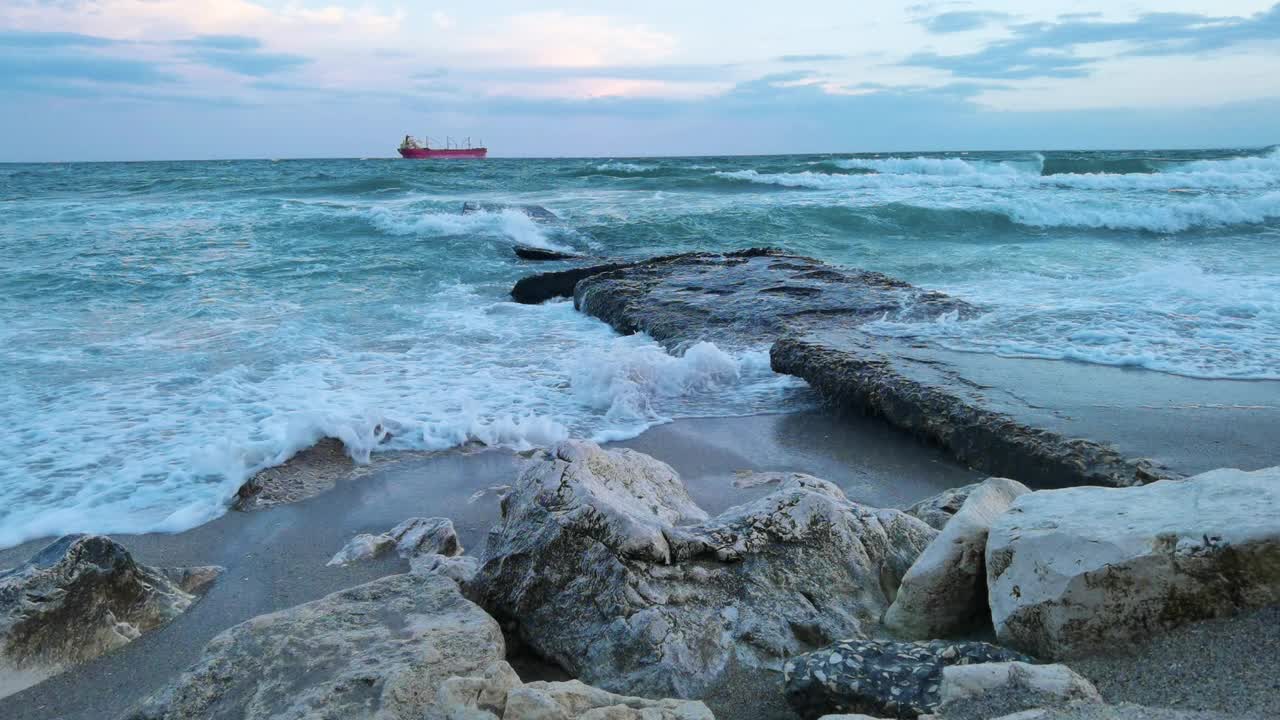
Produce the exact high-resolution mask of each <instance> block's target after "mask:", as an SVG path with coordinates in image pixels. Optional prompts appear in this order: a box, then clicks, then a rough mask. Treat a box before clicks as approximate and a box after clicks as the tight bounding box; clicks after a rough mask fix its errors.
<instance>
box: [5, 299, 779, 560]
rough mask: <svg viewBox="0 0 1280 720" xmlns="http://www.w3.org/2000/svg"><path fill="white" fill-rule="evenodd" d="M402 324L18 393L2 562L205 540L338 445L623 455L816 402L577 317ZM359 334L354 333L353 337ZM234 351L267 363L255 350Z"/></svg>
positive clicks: (504, 308) (300, 337)
mask: <svg viewBox="0 0 1280 720" xmlns="http://www.w3.org/2000/svg"><path fill="white" fill-rule="evenodd" d="M394 314H395V315H399V316H401V317H402V322H401V323H399V327H397V328H394V329H392V328H384V327H369V328H363V329H364V331H365V332H366V333H367V334H366V335H364V336H360V337H354V336H353V337H345V338H342V340H341V341H340V342H339V341H336V339H335V338H332V337H331V335H332V333H334V332H335V331H336V328H335V327H329V326H325V327H316V326H315V325H314V324H313V323H311V322H305V321H301V320H300V321H298V322H297V323H294V324H291V325H287V326H284V327H280V328H278V329H275V330H272V331H271V332H270V334H269V339H268V338H264V339H263V340H262V342H270V343H271V344H272V345H279V346H282V347H287V348H291V349H293V351H292V352H297V351H298V350H300V349H307V348H310V350H307V352H309V353H319V354H321V355H322V357H323V361H314V360H308V359H306V358H303V357H298V358H296V359H295V360H291V361H284V362H281V363H279V364H276V365H274V366H273V365H269V364H263V363H261V362H259V363H251V364H250V363H246V364H243V365H236V366H234V367H231V368H229V369H226V370H224V371H222V372H218V373H214V374H210V375H205V374H204V373H203V372H201V371H200V370H199V369H198V368H196V367H191V368H188V369H179V370H174V371H173V372H172V374H171V375H167V376H166V375H165V374H164V373H163V372H161V371H160V370H159V369H158V368H156V367H149V368H148V370H147V372H144V373H137V374H133V375H130V374H128V373H119V374H118V377H116V378H114V379H113V380H112V382H111V384H110V387H107V386H106V385H104V384H99V383H96V382H89V381H82V382H70V383H65V384H64V386H63V387H61V388H60V390H59V393H58V395H57V397H56V398H53V399H51V400H49V401H47V402H42V403H41V407H42V408H43V411H42V413H41V414H40V415H39V416H38V417H31V416H30V415H29V413H27V412H26V410H24V408H29V407H32V406H33V405H32V404H31V403H33V402H34V398H30V397H26V396H25V392H24V391H23V390H22V389H21V388H19V387H9V385H11V384H12V383H8V384H6V385H5V386H4V387H3V388H0V389H3V390H5V392H4V393H2V394H0V395H2V397H0V417H26V418H27V420H26V421H24V423H23V426H22V427H21V428H19V429H18V430H17V432H16V433H15V436H14V440H15V442H13V443H7V444H6V446H5V447H4V448H0V547H6V546H11V545H14V544H16V543H19V542H22V541H24V540H28V539H32V538H36V537H41V536H48V535H56V534H59V533H63V532H72V531H78V532H84V531H89V532H150V531H164V532H176V531H180V530H185V529H187V528H190V527H194V526H195V525H198V524H201V523H203V522H206V521H208V520H209V519H211V518H213V517H216V516H217V515H219V514H220V513H222V512H223V511H224V510H225V508H226V505H227V502H228V501H229V499H230V498H231V497H232V495H233V494H234V493H235V491H236V490H237V489H238V488H239V486H240V485H241V484H242V483H243V482H244V481H245V480H246V479H247V478H248V477H250V476H252V475H253V474H254V473H256V472H257V471H259V470H261V469H263V468H266V467H271V466H274V465H279V464H281V463H284V462H286V461H288V459H289V458H290V457H292V456H293V455H294V454H296V453H297V452H299V451H301V450H303V449H305V448H307V447H310V446H312V445H313V444H315V443H316V442H317V441H319V440H320V439H322V438H325V437H333V438H338V439H340V440H341V441H342V442H343V444H344V445H345V446H346V448H347V449H348V451H349V452H350V454H351V455H352V457H353V458H354V459H355V460H356V461H357V462H366V461H368V459H369V457H370V453H374V452H385V451H394V450H427V451H437V450H444V449H448V448H452V447H456V446H459V445H463V444H466V443H471V442H481V443H484V444H485V445H488V446H500V447H509V448H513V449H525V448H529V447H532V446H539V445H546V444H549V443H552V442H555V441H557V440H561V439H564V438H567V437H569V436H570V435H572V436H576V437H592V438H596V439H598V440H612V439H621V438H625V437H632V436H634V435H636V434H638V433H640V432H642V431H643V430H644V429H646V428H648V427H650V426H652V425H654V424H656V423H661V422H666V421H668V420H670V419H672V418H677V417H689V416H698V415H735V414H750V413H754V412H761V411H766V410H769V411H776V410H777V409H778V408H779V407H785V406H786V402H785V401H786V393H788V392H792V393H794V392H796V391H798V390H799V389H800V388H801V387H802V386H803V383H800V382H799V381H796V380H794V379H792V378H785V377H782V376H778V375H774V374H773V373H772V371H771V370H769V368H768V363H767V360H766V361H764V362H762V361H761V360H760V359H759V357H758V355H759V353H758V352H757V353H756V356H747V355H743V354H731V353H728V352H725V351H722V350H720V349H719V348H717V347H716V346H714V345H711V344H709V343H704V344H700V345H698V346H695V347H692V348H690V349H689V350H688V351H687V352H685V353H683V354H682V355H680V356H678V357H677V356H672V355H669V354H667V353H666V352H665V351H664V350H663V349H662V348H661V346H660V345H658V343H657V342H655V341H653V340H652V339H650V338H648V337H647V336H643V335H635V336H628V337H619V336H617V335H616V334H615V333H614V332H613V331H612V330H611V329H609V327H608V326H607V325H605V324H604V323H601V322H599V321H597V320H594V319H592V318H589V317H587V316H585V315H582V314H581V313H578V312H576V311H575V310H574V309H573V305H572V303H569V302H561V303H551V304H547V305H541V306H524V305H517V304H515V303H511V302H505V301H503V302H495V301H493V300H492V299H485V298H484V297H482V296H479V295H477V293H476V291H475V290H474V289H473V288H469V287H466V286H452V287H449V286H446V287H442V288H440V289H438V290H437V291H436V292H435V293H432V294H430V295H429V296H428V298H427V299H426V302H425V303H423V302H417V303H408V304H407V305H406V306H405V307H402V308H400V309H397V310H394ZM286 317H287V315H286ZM343 317H344V318H345V317H346V316H343ZM362 325H363V324H362V323H361V322H359V321H356V320H351V319H343V320H341V327H342V328H344V329H345V331H346V332H349V333H357V332H360V331H361V330H362ZM158 340H159V339H155V338H138V339H134V340H129V341H128V342H130V343H133V345H132V346H131V347H132V350H131V351H132V352H137V353H142V354H145V355H148V356H152V357H161V358H162V357H169V356H170V355H171V354H172V353H175V352H176V353H181V354H182V355H183V356H184V357H191V358H192V362H194V363H196V364H197V365H199V364H200V363H202V362H203V363H205V364H208V361H201V360H200V359H199V355H200V353H199V350H198V346H197V347H192V343H191V341H190V339H189V338H188V339H187V340H184V341H182V342H179V343H177V344H176V345H174V346H173V347H167V346H165V345H163V344H158V343H157V341H158ZM121 342H124V341H123V340H122V341H121ZM144 342H145V343H146V344H145V345H143V344H139V343H144ZM233 344H234V345H236V346H237V347H239V346H241V345H248V347H246V348H245V349H244V350H242V351H241V354H243V355H246V356H252V355H253V354H254V353H256V352H258V351H257V350H256V349H254V348H253V343H252V342H251V341H249V340H247V339H241V340H239V341H238V342H235V343H233ZM116 352H121V350H117V351H116ZM291 354H292V353H291ZM123 398H127V399H128V401H127V402H124V401H123V400H122V399H123ZM385 432H389V433H390V440H386V439H385V437H384V434H385Z"/></svg>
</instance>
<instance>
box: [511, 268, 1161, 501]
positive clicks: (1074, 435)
mask: <svg viewBox="0 0 1280 720" xmlns="http://www.w3.org/2000/svg"><path fill="white" fill-rule="evenodd" d="M512 293H513V295H514V296H516V297H517V299H520V300H521V301H522V302H541V301H542V300H546V299H547V298H549V297H553V296H562V295H565V294H567V293H572V295H573V298H574V303H575V306H576V307H577V308H578V309H579V310H581V311H582V312H584V313H587V314H590V315H593V316H595V317H598V318H600V319H601V320H604V321H605V322H607V323H609V324H610V325H611V326H613V328H614V329H616V330H617V331H619V332H622V333H634V332H641V331H643V332H646V333H648V334H649V335H651V336H652V337H654V338H655V339H657V340H658V341H659V342H661V343H662V344H663V345H664V346H666V347H667V348H668V349H669V350H673V351H679V350H681V349H683V348H687V347H691V346H692V345H693V344H695V343H697V342H699V341H710V342H714V343H716V344H717V345H720V346H721V347H725V346H728V347H747V346H750V347H759V346H762V345H771V352H770V358H771V362H772V365H773V369H774V370H776V371H778V372H783V373H788V374H791V375H796V376H798V377H800V378H803V379H804V380H806V381H808V382H809V384H810V385H811V386H813V387H814V388H815V389H816V390H817V391H818V392H819V393H820V395H821V396H822V397H823V399H824V400H825V401H826V402H827V403H828V404H830V405H832V406H834V407H836V408H837V409H839V410H841V411H843V412H853V413H858V414H871V415H878V416H882V417H883V418H885V419H886V420H887V421H888V422H890V423H892V424H894V425H896V426H898V427H901V428H903V429H905V430H907V431H909V432H911V433H914V434H916V435H918V436H920V437H921V438H924V439H926V440H927V441H929V442H933V443H936V444H938V445H940V446H942V447H943V448H945V449H947V450H948V451H949V452H951V453H952V454H953V455H954V456H955V457H956V458H958V459H959V460H961V461H962V462H964V463H966V464H969V465H971V466H973V467H978V468H982V469H985V470H987V471H989V472H990V473H991V474H993V475H999V476H1003V477H1013V478H1017V479H1019V480H1020V481H1023V482H1026V483H1028V484H1035V485H1037V486H1044V487H1060V486H1067V485H1078V484H1104V485H1131V484H1134V483H1140V482H1147V481H1150V480H1155V479H1159V478H1162V477H1166V476H1170V473H1168V472H1167V471H1165V470H1164V469H1163V468H1161V467H1159V466H1157V465H1155V464H1154V463H1152V462H1150V461H1147V460H1136V459H1135V460H1131V459H1129V458H1128V457H1127V456H1126V455H1125V453H1122V452H1121V451H1120V450H1118V449H1117V447H1116V446H1115V445H1114V444H1113V443H1112V442H1111V440H1113V439H1114V437H1115V431H1114V424H1108V423H1107V422H1105V419H1104V420H1103V421H1099V422H1086V421H1080V422H1075V421H1071V420H1069V419H1067V418H1066V417H1065V415H1067V414H1065V413H1059V414H1055V407H1053V404H1052V403H1049V404H1048V405H1047V406H1041V405H1037V404H1035V403H1027V402H1025V401H1023V400H1022V399H1021V398H1020V392H1021V391H1022V390H1024V389H1025V387H1024V385H1025V382H1018V383H1012V384H1011V383H1009V382H1002V381H1001V380H1000V379H999V378H997V379H994V380H981V381H974V380H973V379H972V378H970V377H969V376H967V375H966V374H965V373H966V372H969V371H968V370H967V369H966V370H963V371H962V369H961V368H959V367H958V365H957V363H956V362H955V361H954V358H951V357H943V356H942V355H940V354H939V353H938V352H937V351H935V350H931V349H930V348H928V347H924V346H921V345H920V344H918V343H913V342H911V341H909V340H895V339H893V338H885V337H872V336H869V335H867V334H866V333H864V332H863V331H862V327H863V326H864V325H865V324H866V323H868V322H869V321H872V320H881V319H890V320H896V321H901V322H915V321H928V320H933V319H936V318H939V317H941V316H944V315H948V316H952V315H954V316H958V317H962V318H963V317H968V316H971V315H975V314H977V313H978V312H979V310H978V309H977V308H975V307H973V306H971V305H969V304H968V303H965V302H964V301H962V300H959V299H956V298H952V297H949V296H947V295H944V294H942V293H937V292H930V291H926V290H923V289H920V288H917V287H914V286H912V285H910V284H908V283H905V282H902V281H900V280H896V279H894V278H891V277H888V276H885V275H882V274H879V273H873V272H865V271H858V270H849V269H841V268H836V267H833V266H831V265H827V264H825V263H822V262H820V261H818V260H814V259H812V258H807V257H802V256H797V255H789V254H786V253H784V252H782V251H780V250H776V249H771V248H754V249H749V250H741V251H735V252H728V253H687V254H683V255H673V256H666V257H657V258H652V259H649V260H645V261H641V262H633V263H624V264H619V265H614V266H598V267H594V268H577V269H574V270H571V271H565V272H563V273H559V274H557V273H548V274H545V275H538V276H533V277H529V278H525V279H523V280H522V281H521V282H520V283H517V286H516V288H515V289H514V290H513V291H512ZM970 355H972V354H970ZM1032 381H1034V382H1043V381H1044V378H1043V372H1042V373H1041V374H1040V375H1036V376H1035V377H1034V378H1033V379H1032V380H1027V381H1026V382H1032ZM1153 397H1158V396H1153ZM1140 400H1142V401H1150V400H1151V398H1150V397H1147V398H1145V400H1143V399H1141V398H1140ZM1083 414H1085V415H1088V418H1086V420H1089V419H1091V418H1093V417H1094V416H1095V415H1098V414H1099V413H1096V412H1087V413H1083ZM1108 428H1110V431H1108ZM1077 430H1079V432H1077ZM1094 435H1104V436H1105V437H1098V438H1095V437H1093V436H1094ZM1130 450H1132V448H1130Z"/></svg>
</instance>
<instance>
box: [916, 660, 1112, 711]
mask: <svg viewBox="0 0 1280 720" xmlns="http://www.w3.org/2000/svg"><path fill="white" fill-rule="evenodd" d="M938 696H939V699H940V701H941V702H940V705H939V713H940V714H941V715H942V716H943V717H946V715H947V714H948V711H949V710H952V709H953V708H954V707H955V706H956V705H957V704H961V703H964V702H965V701H967V700H979V701H982V702H984V703H986V704H988V705H990V704H994V703H996V702H999V703H1000V705H1002V707H1001V709H1000V712H1002V713H1003V712H1015V711H1021V710H1032V709H1035V708H1043V707H1050V706H1059V705H1066V704H1069V703H1073V702H1098V703H1100V702H1102V695H1101V694H1099V693H1098V689H1097V688H1096V687H1094V686H1093V683H1091V682H1089V681H1088V680H1087V679H1085V678H1084V677H1081V676H1080V675H1078V674H1077V673H1076V672H1075V671H1074V670H1072V669H1071V668H1069V667H1067V666H1066V665H1029V664H1027V663H1023V662H1002V663H981V664H978V665H952V666H950V667H946V668H943V670H942V684H941V686H940V687H939V689H938ZM953 714H954V711H953Z"/></svg>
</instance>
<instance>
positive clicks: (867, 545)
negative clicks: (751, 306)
mask: <svg viewBox="0 0 1280 720" xmlns="http://www.w3.org/2000/svg"><path fill="white" fill-rule="evenodd" d="M935 534H936V532H935V531H934V530H933V529H932V528H930V527H929V526H927V525H925V524H924V523H923V522H921V521H919V520H917V519H915V518H913V517H910V516H908V515H906V514H904V513H902V512H901V511H898V510H878V509H874V508H867V507H863V506H861V505H857V504H855V503H852V502H850V501H849V500H848V499H847V498H845V496H844V494H843V493H842V492H841V491H840V489H839V488H837V487H836V486H834V485H832V484H831V483H828V482H826V481H825V480H820V479H818V478H814V477H811V476H808V475H799V474H796V475H792V476H791V477H788V478H787V480H786V481H784V482H783V483H782V485H781V486H780V487H779V488H778V490H777V491H775V492H774V493H772V494H770V495H768V496H766V497H764V498H761V499H759V500H757V501H755V502H752V503H749V504H747V505H742V506H739V507H736V508H731V509H730V510H728V511H726V512H725V513H723V514H721V515H720V516H719V517H716V518H713V519H708V518H707V516H706V513H705V512H703V511H702V510H701V509H700V508H698V506H697V505H695V504H694V503H693V501H692V500H691V499H690V498H689V496H688V494H687V492H686V491H685V489H684V486H683V484H682V483H681V482H680V479H679V477H678V476H677V475H676V474H675V472H674V471H673V470H672V469H671V468H670V467H668V466H667V465H665V464H663V463H661V462H658V461H657V460H654V459H653V458H650V457H648V456H645V455H642V454H640V453H636V452H633V451H629V450H609V451H606V450H602V449H601V448H599V447H598V446H596V445H594V444H592V443H587V442H576V441H575V442H566V443H561V444H560V445H558V446H556V447H555V448H553V449H552V450H551V451H550V452H548V453H545V454H543V455H541V456H539V457H537V458H534V459H533V461H532V462H531V463H530V465H529V466H528V467H526V469H525V470H524V472H523V473H522V474H521V476H520V477H519V478H518V479H517V481H516V483H515V485H514V486H513V488H512V491H511V493H510V494H509V495H508V496H507V497H506V498H504V499H503V502H502V520H501V522H500V524H499V525H497V526H496V527H495V528H494V529H493V530H491V531H490V534H489V540H488V546H487V548H486V551H485V553H484V556H483V566H482V568H481V571H480V573H479V574H478V575H477V576H476V578H475V580H474V581H473V582H472V583H470V584H469V591H470V592H471V596H473V597H476V598H477V601H478V602H480V603H481V604H482V605H484V606H485V607H486V608H487V609H489V610H490V611H491V612H493V613H494V614H495V615H497V616H499V617H501V618H503V619H512V620H514V621H515V624H516V627H517V628H518V630H519V633H520V635H521V637H522V638H523V639H524V640H525V642H527V643H528V644H529V645H530V646H531V647H532V648H533V649H535V650H536V651H537V652H538V653H539V654H540V655H542V656H544V657H548V658H551V659H553V660H555V661H556V662H558V663H559V664H560V665H561V666H562V667H564V668H565V669H566V670H568V671H569V672H571V673H573V674H574V675H576V676H577V677H580V678H581V679H583V680H584V681H586V682H589V683H591V684H592V685H596V686H599V687H602V688H604V689H606V690H610V691H613V692H620V693H626V694H629V695H648V696H653V697H699V696H702V695H703V693H705V692H707V691H708V690H709V689H710V688H712V687H714V686H716V685H717V683H718V682H719V681H720V680H721V679H722V678H724V676H725V674H726V673H727V672H728V671H729V670H730V669H732V668H735V667H736V668H738V669H743V670H745V671H755V672H760V673H767V672H768V670H767V669H778V668H780V667H781V665H782V662H783V660H784V659H785V658H787V657H790V656H792V655H795V654H797V653H801V652H804V651H806V650H811V649H814V648H815V647H819V646H822V645H825V644H827V643H830V642H832V641H834V640H835V639H837V638H843V637H862V636H865V631H864V626H867V625H875V624H876V623H877V622H878V620H879V617H880V615H881V614H882V613H883V612H884V609H885V608H886V607H887V606H888V604H889V602H890V600H891V599H892V593H893V591H894V589H895V588H896V587H897V585H898V582H899V581H900V579H901V577H902V574H903V573H905V572H906V570H907V568H908V567H910V565H911V563H912V562H913V561H914V560H915V558H916V556H917V555H919V553H920V551H921V550H923V549H924V547H925V546H926V545H927V544H928V543H929V541H930V540H932V539H933V536H934V535H935Z"/></svg>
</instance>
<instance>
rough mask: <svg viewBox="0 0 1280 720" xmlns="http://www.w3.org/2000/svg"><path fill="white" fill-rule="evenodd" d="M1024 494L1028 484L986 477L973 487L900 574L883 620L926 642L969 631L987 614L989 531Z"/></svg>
mask: <svg viewBox="0 0 1280 720" xmlns="http://www.w3.org/2000/svg"><path fill="white" fill-rule="evenodd" d="M1028 492H1030V490H1029V489H1028V488H1027V486H1026V485H1023V484H1022V483H1020V482H1018V481H1016V480H1008V479H1006V478H988V479H987V480H985V481H983V482H982V483H981V484H979V485H978V486H977V487H975V488H973V489H972V490H971V491H970V492H969V495H968V498H966V499H965V501H964V504H963V505H961V506H960V510H959V511H958V512H956V514H955V515H954V516H953V517H952V518H951V520H950V521H949V522H947V523H946V525H945V526H944V527H943V529H942V532H941V533H940V534H939V535H938V537H936V538H934V540H933V542H932V543H930V544H929V547H928V548H926V549H925V551H924V552H923V553H921V554H920V557H919V558H918V559H916V562H915V564H914V565H912V566H911V569H910V570H908V571H907V574H906V576H905V577H904V578H902V585H900V586H899V587H898V596H897V598H896V599H895V600H894V601H893V604H892V605H890V606H889V610H888V611H887V612H885V614H884V624H885V625H886V626H887V627H888V628H890V629H891V630H893V631H895V632H897V633H898V634H900V635H902V636H904V637H907V638H909V639H912V640H930V639H933V638H940V637H947V636H949V635H952V634H954V633H956V632H962V631H964V630H966V629H969V628H970V627H971V626H972V625H973V623H974V620H975V618H978V617H981V616H985V615H986V613H987V575H986V565H985V562H984V560H983V556H984V553H985V551H986V547H987V531H988V530H990V528H991V523H992V522H994V521H995V519H996V518H997V517H999V516H1000V515H1002V514H1004V512H1005V511H1006V510H1008V509H1009V506H1010V505H1012V504H1013V501H1014V499H1015V498H1017V497H1018V496H1019V495H1022V494H1024V493H1028Z"/></svg>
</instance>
